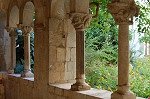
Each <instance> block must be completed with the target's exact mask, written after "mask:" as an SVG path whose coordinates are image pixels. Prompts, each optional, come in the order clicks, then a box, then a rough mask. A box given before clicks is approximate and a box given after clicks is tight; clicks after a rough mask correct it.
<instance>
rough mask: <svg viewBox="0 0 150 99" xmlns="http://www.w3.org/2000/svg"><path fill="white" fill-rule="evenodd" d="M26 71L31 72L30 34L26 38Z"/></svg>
mask: <svg viewBox="0 0 150 99" xmlns="http://www.w3.org/2000/svg"><path fill="white" fill-rule="evenodd" d="M24 61H25V63H24V69H25V70H30V64H31V63H30V34H29V35H26V36H24Z"/></svg>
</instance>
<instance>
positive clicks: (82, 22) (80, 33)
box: [70, 13, 91, 91]
mask: <svg viewBox="0 0 150 99" xmlns="http://www.w3.org/2000/svg"><path fill="white" fill-rule="evenodd" d="M70 17H71V20H72V24H73V26H74V28H75V30H76V83H75V84H73V85H72V86H71V90H73V91H81V90H89V89H90V88H91V87H90V86H89V85H88V84H87V83H86V82H85V71H84V29H85V27H86V25H87V23H88V22H89V19H90V18H91V17H90V16H89V14H83V13H72V14H71V16H70Z"/></svg>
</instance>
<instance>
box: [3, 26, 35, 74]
mask: <svg viewBox="0 0 150 99" xmlns="http://www.w3.org/2000/svg"><path fill="white" fill-rule="evenodd" d="M6 29H7V31H8V32H9V36H10V38H11V65H10V67H9V69H8V73H14V68H15V67H16V37H17V29H20V30H21V31H22V33H23V38H24V71H23V72H22V73H21V77H33V76H34V75H33V73H32V72H31V68H30V63H31V62H30V32H31V31H32V30H33V29H32V27H31V26H22V25H18V27H17V28H6Z"/></svg>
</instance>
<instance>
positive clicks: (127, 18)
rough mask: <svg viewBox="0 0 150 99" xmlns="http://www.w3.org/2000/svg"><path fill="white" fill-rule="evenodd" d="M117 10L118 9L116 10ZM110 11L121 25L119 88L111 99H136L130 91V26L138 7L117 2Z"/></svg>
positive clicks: (128, 3)
mask: <svg viewBox="0 0 150 99" xmlns="http://www.w3.org/2000/svg"><path fill="white" fill-rule="evenodd" d="M116 8H117V9H116ZM108 9H109V11H110V13H111V14H112V16H113V17H114V19H115V22H116V24H117V25H119V34H118V35H119V36H118V88H117V91H116V92H114V93H113V94H112V95H111V99H136V96H135V95H134V94H133V93H132V92H130V91H129V37H128V36H129V25H131V24H132V23H133V16H135V15H138V11H139V9H138V7H137V6H136V5H135V3H134V1H133V2H126V1H121V0H120V2H117V1H116V2H115V0H114V1H113V2H112V3H111V4H109V5H108Z"/></svg>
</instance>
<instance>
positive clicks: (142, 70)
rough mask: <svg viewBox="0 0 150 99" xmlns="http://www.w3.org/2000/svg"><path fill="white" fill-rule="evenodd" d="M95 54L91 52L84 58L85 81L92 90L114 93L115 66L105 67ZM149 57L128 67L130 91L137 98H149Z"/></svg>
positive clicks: (115, 80)
mask: <svg viewBox="0 0 150 99" xmlns="http://www.w3.org/2000/svg"><path fill="white" fill-rule="evenodd" d="M96 55H97V52H91V53H90V54H89V56H88V58H86V81H87V82H88V83H89V84H90V85H91V86H92V87H93V88H100V89H105V90H109V91H115V90H116V89H117V88H116V85H117V78H118V76H117V72H118V70H117V66H116V65H114V66H106V65H105V62H101V59H100V58H98V56H99V55H97V56H96ZM149 67H150V57H147V58H142V59H137V60H135V66H134V67H133V66H131V65H130V89H131V91H133V92H134V93H135V94H136V95H137V96H139V97H144V98H147V97H149V96H150V73H149V71H150V68H149Z"/></svg>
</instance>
